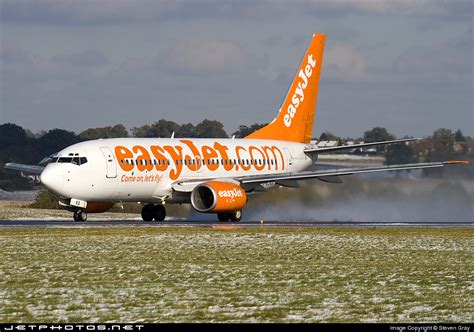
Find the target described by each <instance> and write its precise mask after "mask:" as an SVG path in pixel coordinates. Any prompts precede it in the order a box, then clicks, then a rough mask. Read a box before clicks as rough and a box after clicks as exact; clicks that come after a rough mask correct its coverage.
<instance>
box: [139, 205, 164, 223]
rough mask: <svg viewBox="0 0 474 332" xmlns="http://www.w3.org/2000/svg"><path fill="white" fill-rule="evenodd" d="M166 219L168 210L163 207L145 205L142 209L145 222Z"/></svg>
mask: <svg viewBox="0 0 474 332" xmlns="http://www.w3.org/2000/svg"><path fill="white" fill-rule="evenodd" d="M165 217H166V209H165V207H164V206H163V205H160V204H157V205H154V204H145V205H143V207H142V219H143V221H152V220H153V219H154V220H155V221H163V220H165Z"/></svg>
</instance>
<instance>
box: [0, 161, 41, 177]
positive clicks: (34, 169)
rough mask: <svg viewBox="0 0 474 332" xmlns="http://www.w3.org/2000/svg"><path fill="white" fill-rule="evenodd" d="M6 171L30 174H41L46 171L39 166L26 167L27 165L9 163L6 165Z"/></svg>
mask: <svg viewBox="0 0 474 332" xmlns="http://www.w3.org/2000/svg"><path fill="white" fill-rule="evenodd" d="M5 168H6V169H11V170H14V171H21V172H25V173H30V174H38V175H39V174H41V173H42V172H43V170H44V166H38V165H25V164H16V163H7V164H5Z"/></svg>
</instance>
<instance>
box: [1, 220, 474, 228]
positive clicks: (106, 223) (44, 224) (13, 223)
mask: <svg viewBox="0 0 474 332" xmlns="http://www.w3.org/2000/svg"><path fill="white" fill-rule="evenodd" d="M33 227H41V228H54V227H60V228H85V227H87V228H93V227H206V228H215V229H236V228H248V227H315V228H317V227H340V228H343V227H359V228H367V227H375V228H387V227H401V228H405V227H437V228H444V227H456V228H459V227H461V228H470V227H474V222H384V221H380V222H363V221H317V220H314V221H296V220H295V221H282V220H268V221H267V220H264V221H260V220H258V221H257V220H255V221H241V222H218V221H213V220H165V221H162V222H144V221H141V220H100V221H96V220H92V221H86V222H74V221H69V220H24V219H21V220H0V228H33Z"/></svg>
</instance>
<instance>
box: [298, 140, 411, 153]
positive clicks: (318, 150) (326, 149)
mask: <svg viewBox="0 0 474 332" xmlns="http://www.w3.org/2000/svg"><path fill="white" fill-rule="evenodd" d="M416 140H419V138H403V139H396V140H392V141H381V142H371V143H361V144H353V145H341V146H334V147H324V148H311V149H306V150H304V153H306V154H311V153H327V152H337V151H341V150H352V149H357V148H365V147H368V146H379V145H386V144H396V143H405V142H412V141H416Z"/></svg>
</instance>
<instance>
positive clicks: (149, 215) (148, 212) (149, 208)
mask: <svg viewBox="0 0 474 332" xmlns="http://www.w3.org/2000/svg"><path fill="white" fill-rule="evenodd" d="M142 219H143V221H152V220H153V205H151V204H146V205H143V207H142Z"/></svg>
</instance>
